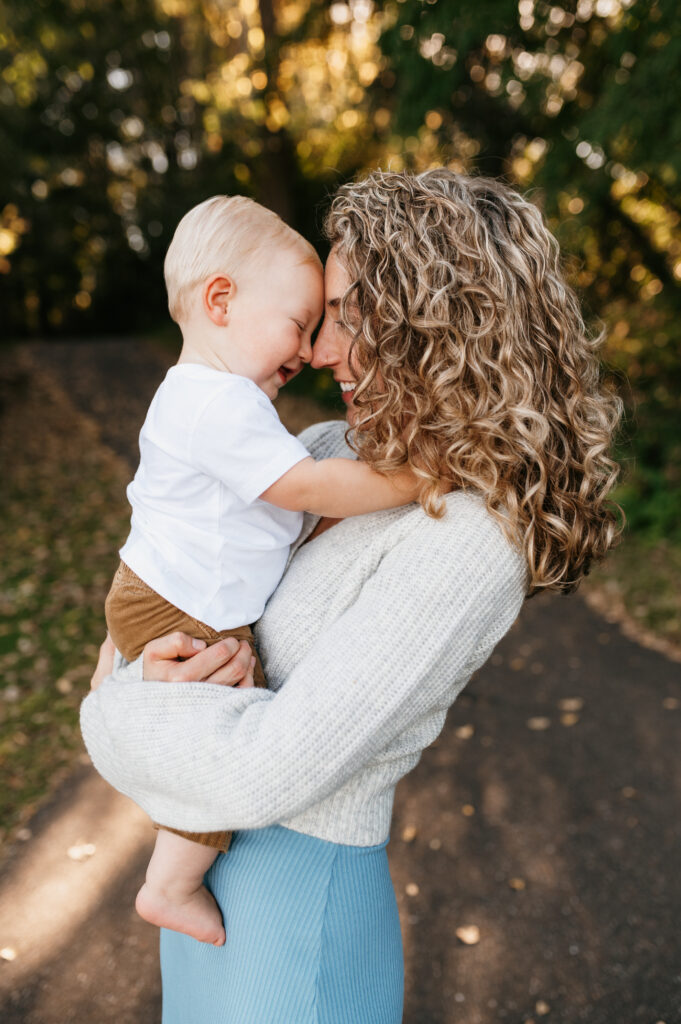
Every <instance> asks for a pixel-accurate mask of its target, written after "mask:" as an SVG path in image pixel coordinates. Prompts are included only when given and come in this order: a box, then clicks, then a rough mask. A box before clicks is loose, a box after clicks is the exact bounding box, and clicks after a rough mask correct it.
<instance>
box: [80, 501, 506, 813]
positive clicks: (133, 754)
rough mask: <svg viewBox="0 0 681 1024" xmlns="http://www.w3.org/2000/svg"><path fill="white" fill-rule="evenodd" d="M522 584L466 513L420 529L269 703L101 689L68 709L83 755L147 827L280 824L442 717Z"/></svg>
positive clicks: (156, 688) (232, 696)
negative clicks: (76, 718)
mask: <svg viewBox="0 0 681 1024" xmlns="http://www.w3.org/2000/svg"><path fill="white" fill-rule="evenodd" d="M524 586H525V580H524V574H523V571H522V570H521V568H520V561H519V557H518V555H517V553H516V552H514V551H513V550H512V549H511V548H510V546H509V544H508V542H507V541H506V540H505V539H504V538H503V536H502V535H501V532H500V530H499V527H498V526H497V524H496V523H495V522H494V521H493V520H492V519H491V518H490V516H489V515H488V514H487V513H486V512H485V511H484V509H483V507H482V503H481V502H480V503H478V502H470V503H468V504H464V503H461V504H460V506H457V507H456V510H455V511H453V512H452V511H450V513H448V515H447V517H446V518H445V519H444V520H432V519H427V518H425V517H424V518H423V519H421V520H420V522H419V526H418V528H417V529H413V530H410V531H409V532H407V533H406V535H404V536H403V537H402V538H401V539H400V540H399V542H397V543H395V544H394V546H393V547H392V548H390V549H389V550H388V551H387V552H386V553H385V554H384V555H383V557H382V559H381V560H380V561H379V564H378V565H377V567H376V569H375V571H374V572H373V574H372V575H371V576H370V577H369V578H368V579H367V580H365V581H364V582H363V584H362V586H361V589H360V590H359V593H358V596H357V598H356V600H355V601H354V603H352V604H351V605H350V606H349V607H347V608H346V609H345V610H344V611H343V612H342V614H340V615H339V616H338V618H337V619H336V620H335V621H334V622H332V623H331V624H330V625H327V626H326V627H325V628H324V629H322V630H321V632H320V634H319V636H318V637H317V639H316V641H315V642H314V643H313V644H312V646H311V647H310V648H309V649H308V650H307V652H306V654H305V655H304V657H302V659H301V660H300V661H299V662H298V664H297V666H296V667H295V669H294V670H293V671H292V672H291V674H290V675H289V677H288V678H287V679H286V680H285V682H284V685H282V686H281V688H280V689H279V691H278V692H277V693H276V694H275V693H272V692H269V691H262V690H246V691H243V690H232V689H229V688H225V687H221V686H217V685H214V684H210V683H154V682H131V681H128V682H123V681H119V680H118V679H117V678H114V677H109V678H108V679H106V680H105V681H104V683H103V684H102V685H101V686H100V688H99V689H98V690H96V691H95V692H94V693H92V694H90V695H89V696H88V697H87V698H86V699H85V701H84V703H83V705H82V712H81V726H82V732H83V736H84V739H85V742H86V745H87V748H88V751H89V753H90V755H91V757H92V761H93V763H94V765H95V767H96V768H97V770H98V771H99V772H100V773H101V774H102V775H103V776H104V778H106V779H107V780H108V781H109V782H110V783H111V784H112V785H113V786H115V787H116V788H117V789H119V790H120V791H121V792H123V793H125V794H127V795H128V796H130V797H132V799H133V800H135V801H136V802H137V803H138V804H139V805H140V806H141V807H143V808H144V809H145V810H146V811H147V812H148V813H149V814H150V815H151V816H152V817H153V818H154V819H155V820H156V821H159V822H161V823H162V824H165V825H170V826H174V827H178V828H185V829H192V830H205V829H211V830H212V829H222V828H237V829H238V828H258V827H262V826H266V825H269V824H271V823H274V822H279V821H283V820H286V819H290V818H291V817H292V816H295V815H296V814H299V813H300V812H302V811H304V810H305V809H306V808H308V807H310V806H311V805H312V804H315V803H317V802H318V801H320V800H322V799H323V798H324V797H325V796H327V795H328V794H330V793H332V792H334V791H335V790H337V789H338V788H339V787H341V786H343V785H344V784H345V783H346V782H347V781H348V780H349V779H351V778H352V777H354V776H358V775H361V773H362V771H363V769H364V768H365V766H367V765H368V764H369V763H371V762H372V761H374V759H376V758H377V757H380V755H381V754H382V753H383V752H384V751H385V750H386V749H387V748H389V747H390V745H391V743H394V742H395V741H396V740H397V738H398V737H399V736H400V734H401V733H403V732H405V730H409V729H410V728H412V727H414V726H415V725H417V724H418V723H419V722H421V721H422V720H423V719H424V718H427V717H428V716H433V715H437V714H439V713H442V719H443V717H444V714H443V713H444V711H445V710H446V708H447V707H449V705H451V703H452V702H453V700H454V699H455V698H456V695H457V693H458V692H459V691H460V690H461V688H462V687H463V686H464V685H465V683H466V682H467V681H468V679H469V678H470V676H471V674H472V673H473V672H474V671H475V669H476V668H478V667H479V666H480V664H482V662H483V661H484V660H486V658H487V657H488V656H489V654H490V653H491V650H492V649H493V647H494V645H495V644H496V642H497V641H498V640H499V639H500V638H501V636H502V635H503V634H504V633H505V632H506V631H507V629H508V628H509V627H510V625H511V624H512V622H513V621H514V619H515V618H516V616H517V614H518V611H519V609H520V606H521V604H522V601H523V597H524ZM437 731H439V728H438V730H437ZM432 738H433V737H432V736H431V737H430V738H429V739H428V740H427V742H430V741H431V740H432Z"/></svg>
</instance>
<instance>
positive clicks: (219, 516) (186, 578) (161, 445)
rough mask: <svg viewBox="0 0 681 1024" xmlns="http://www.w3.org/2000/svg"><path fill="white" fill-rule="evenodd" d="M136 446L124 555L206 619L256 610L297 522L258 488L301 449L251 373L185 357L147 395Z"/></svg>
mask: <svg viewBox="0 0 681 1024" xmlns="http://www.w3.org/2000/svg"><path fill="white" fill-rule="evenodd" d="M140 455H141V458H140V465H139V468H138V470H137V473H136V474H135V478H134V480H133V481H132V483H131V484H130V485H129V487H128V492H127V493H128V500H129V502H130V504H131V505H132V519H131V529H130V536H129V537H128V539H127V541H126V543H125V545H124V546H123V547H122V548H121V552H120V554H121V558H122V560H123V561H124V562H125V563H126V565H128V566H129V567H130V568H131V569H132V570H133V572H135V573H137V575H138V576H140V577H141V578H142V579H143V580H144V581H145V583H147V584H148V586H150V587H151V588H152V589H153V590H155V591H156V592H157V593H158V594H160V595H161V596H162V597H164V598H165V599H166V601H170V602H171V604H174V605H175V606H176V607H178V608H180V609H181V611H183V612H185V613H186V614H188V615H191V616H193V617H194V618H196V619H199V620H200V621H201V622H205V623H206V624H207V625H208V626H210V627H211V628H213V629H216V630H223V629H232V628H235V627H236V626H243V625H245V624H247V623H251V622H255V620H256V619H258V618H260V615H261V614H262V611H263V609H264V607H265V604H266V602H267V599H268V598H269V596H270V594H271V593H272V592H273V590H274V589H275V587H276V586H277V584H278V582H279V580H280V579H281V576H282V574H283V572H284V568H285V566H286V560H287V558H288V551H289V545H290V544H291V543H292V542H293V541H294V540H295V539H296V537H297V536H298V534H299V533H300V529H301V526H302V513H301V512H288V511H286V510H284V509H280V508H277V507H276V506H274V505H270V504H269V503H268V502H266V501H260V500H259V499H258V495H259V494H262V492H263V491H265V490H267V488H268V487H269V486H270V485H271V484H273V483H274V482H275V480H278V479H279V477H281V476H283V475H284V473H286V472H288V470H289V469H291V468H292V467H293V466H295V465H296V463H298V462H300V461H301V460H302V459H305V458H308V456H309V452H308V451H307V449H306V448H305V447H304V445H302V444H301V443H300V441H298V440H297V438H295V437H293V436H292V435H291V434H289V432H288V431H287V430H286V429H285V427H284V426H283V425H282V423H281V421H280V420H279V416H278V415H277V411H276V409H275V408H274V406H273V405H272V403H271V402H270V400H269V398H268V397H267V395H265V393H264V392H263V391H261V389H260V388H259V387H258V386H257V384H254V383H253V381H251V380H248V379H247V378H246V377H238V376H236V375H234V374H231V373H226V372H222V371H220V370H213V369H212V368H210V367H208V366H201V365H198V364H194V363H181V364H179V365H178V366H173V367H172V368H171V369H170V370H169V371H168V374H167V376H166V378H165V380H164V381H163V383H162V384H161V386H160V388H159V389H158V391H157V392H156V394H155V395H154V398H153V400H152V403H151V405H150V407H149V411H148V413H147V418H146V420H145V421H144V426H143V427H142V431H141V433H140Z"/></svg>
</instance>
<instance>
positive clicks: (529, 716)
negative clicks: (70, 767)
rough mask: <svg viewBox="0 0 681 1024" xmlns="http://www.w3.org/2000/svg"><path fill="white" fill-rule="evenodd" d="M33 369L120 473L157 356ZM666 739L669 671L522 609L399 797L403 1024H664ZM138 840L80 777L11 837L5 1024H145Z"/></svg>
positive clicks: (136, 351)
mask: <svg viewBox="0 0 681 1024" xmlns="http://www.w3.org/2000/svg"><path fill="white" fill-rule="evenodd" d="M31 351H32V354H33V357H34V359H35V361H36V364H39V365H40V366H41V367H42V368H43V370H47V372H49V373H50V374H51V375H52V376H53V377H54V379H55V380H56V381H57V382H58V383H60V384H61V385H62V386H63V387H64V388H65V389H66V390H68V392H69V393H70V395H71V397H72V400H73V402H74V403H75V404H76V405H77V406H78V408H79V409H80V410H81V411H83V412H85V413H87V414H88V415H91V416H93V417H94V418H95V419H97V421H98V422H99V423H100V427H101V443H102V444H107V445H109V446H110V447H112V448H113V449H114V450H115V451H116V452H117V453H118V454H119V455H120V456H121V457H122V458H125V459H126V460H128V462H129V463H130V465H131V467H133V466H134V464H135V463H136V460H137V448H136V436H137V431H138V429H139V426H140V423H141V420H142V418H143V416H144V412H145V409H146V406H147V404H148V401H149V398H150V395H151V394H152V393H153V391H154V389H155V387H156V385H157V383H158V381H159V380H160V378H161V376H162V374H163V372H164V368H165V366H166V365H167V362H168V358H169V357H168V355H167V354H166V353H165V352H163V351H162V350H160V349H158V350H157V349H152V348H150V347H148V346H145V345H143V344H141V343H138V342H134V341H127V340H122V339H120V340H115V339H114V340H102V341H100V342H98V343H96V344H95V343H87V344H86V343H67V342H62V343H58V344H50V345H41V346H33V347H32V350H31ZM113 410H116V413H117V414H116V416H113V415H111V413H112V411H113ZM281 414H282V418H283V419H284V420H285V421H287V422H288V423H289V424H290V425H291V427H292V428H294V429H299V428H300V427H302V426H303V425H304V423H305V422H306V421H307V422H309V421H311V420H312V419H313V418H315V416H316V415H318V410H317V409H316V408H315V407H314V405H313V404H311V403H309V402H308V403H306V402H298V401H297V400H292V399H287V401H285V402H284V404H283V406H282V409H281ZM322 416H326V414H325V413H322ZM680 727H681V669H680V667H679V664H678V663H675V662H673V661H671V660H669V659H668V658H666V657H665V656H664V655H662V654H660V653H656V652H655V651H651V650H648V649H646V648H643V647H640V646H638V645H637V644H636V643H635V642H633V641H632V640H630V639H627V638H626V637H624V636H623V635H622V634H621V632H620V631H619V629H618V627H617V625H616V624H614V623H610V622H607V621H605V620H604V619H602V618H600V617H599V616H597V615H596V614H595V613H594V612H593V611H591V610H590V609H589V607H588V606H587V605H586V603H585V602H584V600H583V599H582V598H581V596H580V595H579V594H577V595H572V596H570V597H567V598H565V597H559V596H544V597H537V598H533V599H531V600H530V601H528V602H527V603H526V605H525V608H524V610H523V612H522V614H521V616H520V618H519V620H518V622H517V623H516V625H515V627H514V628H513V629H512V631H511V632H510V634H509V635H508V636H507V637H506V638H505V639H504V641H503V642H502V643H501V644H500V645H499V647H498V648H497V650H496V651H495V653H494V655H493V656H492V658H491V660H490V661H489V662H488V664H487V665H486V666H484V668H483V669H482V670H481V671H480V672H479V673H478V674H477V675H476V677H475V678H474V679H473V680H472V681H471V683H470V684H469V687H468V688H467V691H466V692H465V693H464V694H463V695H462V696H461V697H460V698H459V700H458V701H457V703H456V705H455V706H454V707H453V708H452V710H451V712H450V715H449V718H448V721H447V725H446V727H445V730H444V731H443V733H442V735H441V736H440V737H439V739H438V740H437V741H436V743H435V744H434V745H433V746H431V747H430V748H429V749H428V750H427V751H425V753H424V756H423V758H422V760H421V762H420V764H419V765H418V766H417V768H416V769H415V770H414V771H413V772H412V773H411V774H410V775H409V776H408V777H407V778H406V779H404V780H403V781H402V783H401V784H400V786H399V787H398V791H397V800H396V806H395V815H394V820H393V827H392V839H391V843H390V846H389V853H390V863H391V871H392V875H393V880H394V883H395V888H396V891H397V895H398V901H399V904H400V913H401V920H402V929H403V938H404V946H405V962H406V976H407V988H406V1007H405V1017H404V1021H405V1024H495V1022H498V1021H503V1022H509V1024H511V1022H513V1024H516V1022H518V1024H530V1022H534V1024H539V1022H540V1021H547V1022H549V1024H638V1022H641V1024H658V1022H664V1024H681V931H680V930H679V925H678V922H679V919H680V917H681V881H680V878H679V874H680V871H679V869H680V868H681V857H680V852H681V765H680V762H679V756H678V751H679V733H680ZM150 843H151V836H150V834H149V830H148V826H147V823H146V820H145V818H144V815H142V814H141V812H140V811H138V809H137V808H135V807H134V805H133V804H131V803H130V802H129V801H127V800H125V799H124V798H123V797H120V796H119V795H118V794H115V793H113V792H112V791H111V790H110V789H109V788H108V787H107V786H106V785H105V784H104V783H103V782H102V781H101V780H100V779H99V778H98V777H97V776H96V775H95V774H94V772H93V771H92V769H91V768H89V767H87V766H85V765H83V766H81V767H78V768H77V769H76V770H75V771H74V773H73V775H72V777H71V778H70V779H69V780H67V782H66V783H64V785H62V787H61V788H60V789H59V790H58V791H57V792H56V793H55V794H54V796H53V797H52V798H51V799H50V801H49V802H48V803H47V804H46V805H45V806H44V807H43V809H42V810H41V811H40V812H39V814H38V815H37V816H36V818H35V820H34V821H32V822H31V823H30V828H29V830H28V832H27V833H24V838H23V840H18V841H17V842H16V843H15V844H14V847H13V848H12V850H11V851H10V855H9V857H8V859H7V860H6V861H5V863H4V869H3V876H2V878H1V879H0V957H2V955H3V954H2V950H3V949H5V950H11V951H13V952H14V954H15V956H14V958H13V959H10V960H7V959H5V960H3V959H0V1019H1V1020H2V1021H3V1024H69V1022H72V1021H73V1022H76V1021H77V1022H83V1024H107V1022H109V1021H116V1022H117V1024H142V1022H144V1024H154V1022H157V1021H159V1020H160V979H159V974H158V964H157V956H156V949H157V934H156V931H155V929H153V928H152V927H151V926H148V925H146V924H144V922H141V921H139V920H138V919H137V918H136V916H135V914H134V910H133V909H132V906H133V900H134V894H135V892H136V890H137V887H138V885H139V883H140V880H141V878H142V875H143V871H144V865H145V862H146V858H147V855H148V852H149V849H150ZM69 851H70V853H69ZM476 929H477V932H476ZM466 939H468V940H471V939H472V940H474V941H472V942H471V943H470V944H468V943H467V942H466V941H464V940H466ZM10 955H11V954H10ZM244 1024H255V1022H244ZM258 1024H268V1022H264V1021H263V1022H258ZM272 1024H283V1022H272ZM286 1024H289V1022H286ZM290 1024H295V1022H290ZM338 1024H346V1022H338ZM347 1024H350V1022H347ZM352 1024H364V1022H361V1021H357V1022H352Z"/></svg>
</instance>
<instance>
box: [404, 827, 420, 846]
mask: <svg viewBox="0 0 681 1024" xmlns="http://www.w3.org/2000/svg"><path fill="white" fill-rule="evenodd" d="M417 834H418V829H417V828H416V825H406V826H405V827H404V828H403V830H402V841H403V842H405V843H413V842H414V840H415V839H416V836H417Z"/></svg>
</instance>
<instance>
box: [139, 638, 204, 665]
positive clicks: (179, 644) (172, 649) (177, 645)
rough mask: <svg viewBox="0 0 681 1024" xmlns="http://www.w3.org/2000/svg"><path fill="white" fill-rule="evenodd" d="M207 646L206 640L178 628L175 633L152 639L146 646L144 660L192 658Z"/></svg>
mask: <svg viewBox="0 0 681 1024" xmlns="http://www.w3.org/2000/svg"><path fill="white" fill-rule="evenodd" d="M205 646H206V641H205V640H197V639H196V638H195V637H191V636H189V635H188V634H187V633H181V632H180V631H179V630H177V631H176V632H175V633H168V635H167V636H159V637H158V638H157V639H156V640H150V641H149V643H148V644H146V645H145V648H144V660H145V661H147V660H149V661H174V660H175V659H176V658H191V657H193V655H195V654H196V653H197V652H198V651H202V650H204V648H205Z"/></svg>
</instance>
